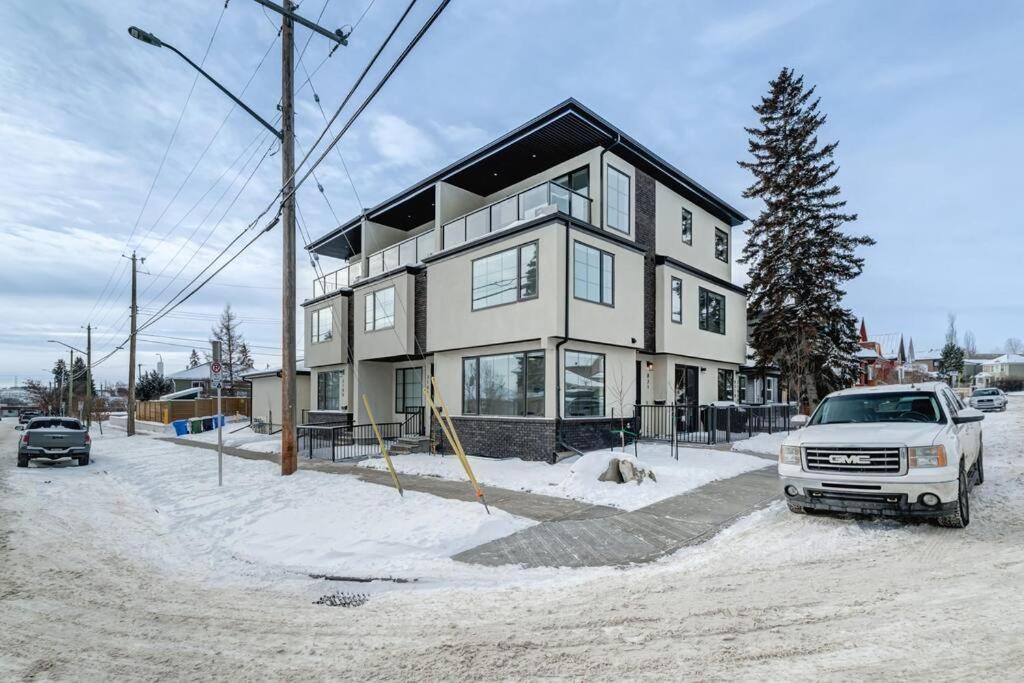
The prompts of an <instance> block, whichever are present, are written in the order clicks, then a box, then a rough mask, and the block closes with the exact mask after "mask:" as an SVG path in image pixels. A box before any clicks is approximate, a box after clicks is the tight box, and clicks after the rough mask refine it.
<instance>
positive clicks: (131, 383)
mask: <svg viewBox="0 0 1024 683" xmlns="http://www.w3.org/2000/svg"><path fill="white" fill-rule="evenodd" d="M131 258H132V305H131V321H132V322H131V336H130V337H129V338H128V419H127V421H126V423H125V430H126V431H127V432H128V436H134V435H135V326H136V320H135V318H136V316H137V314H138V307H137V306H136V305H135V280H136V270H137V260H136V258H135V252H134V251H133V252H132V257H131Z"/></svg>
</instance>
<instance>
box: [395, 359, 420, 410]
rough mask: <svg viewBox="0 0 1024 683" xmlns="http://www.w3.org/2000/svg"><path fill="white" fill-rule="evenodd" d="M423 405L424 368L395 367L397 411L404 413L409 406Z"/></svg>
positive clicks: (417, 406)
mask: <svg viewBox="0 0 1024 683" xmlns="http://www.w3.org/2000/svg"><path fill="white" fill-rule="evenodd" d="M422 405H423V368H396V369H395V412H396V413H397V414H399V415H402V414H404V413H405V412H406V410H408V409H409V408H419V407H421V406H422Z"/></svg>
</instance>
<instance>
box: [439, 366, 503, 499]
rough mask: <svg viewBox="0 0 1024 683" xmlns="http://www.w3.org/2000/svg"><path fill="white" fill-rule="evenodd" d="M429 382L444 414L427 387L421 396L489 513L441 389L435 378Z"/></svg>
mask: <svg viewBox="0 0 1024 683" xmlns="http://www.w3.org/2000/svg"><path fill="white" fill-rule="evenodd" d="M430 383H431V386H432V387H433V388H434V394H435V395H436V396H437V400H438V402H439V403H440V404H441V410H443V411H444V415H443V416H442V414H441V412H440V411H438V409H437V405H435V404H434V401H433V399H432V398H431V396H430V391H429V390H428V389H424V390H423V396H424V398H425V399H426V401H427V405H429V406H430V410H431V412H432V413H433V414H434V417H435V418H436V419H437V422H438V424H439V425H441V431H442V432H444V435H445V438H447V439H448V443H449V444H451V446H452V450H453V451H455V456H456V457H457V458H458V459H459V462H460V463H461V464H462V469H463V470H465V471H466V477H467V478H468V479H469V483H470V484H472V485H473V491H474V493H476V497H477V498H479V499H480V502H481V503H483V506H484V509H485V510H487V514H491V508H490V507H489V506H488V505H487V499H486V498H484V492H483V489H482V488H480V483H479V482H478V481H477V480H476V475H475V474H473V468H472V467H470V465H469V459H468V458H467V457H466V451H465V450H463V448H462V442H461V441H460V440H459V435H458V432H456V431H455V424H454V423H453V422H452V418H451V414H450V413H449V412H448V406H446V405H445V402H444V397H443V396H442V395H441V391H440V389H438V387H437V380H436V379H434V378H433V377H431V378H430Z"/></svg>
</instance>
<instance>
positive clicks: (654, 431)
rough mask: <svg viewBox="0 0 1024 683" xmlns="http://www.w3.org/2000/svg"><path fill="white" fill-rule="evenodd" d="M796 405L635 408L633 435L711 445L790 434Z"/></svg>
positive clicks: (649, 439) (669, 405)
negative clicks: (785, 432) (775, 433)
mask: <svg viewBox="0 0 1024 683" xmlns="http://www.w3.org/2000/svg"><path fill="white" fill-rule="evenodd" d="M795 414H796V405H795V404H771V405H760V406H751V405H727V404H720V405H696V404H682V403H677V404H672V403H666V404H654V405H637V406H635V407H634V413H633V415H634V417H633V420H634V431H635V432H636V433H637V434H638V435H639V438H640V439H641V440H645V441H665V442H671V443H696V444H708V445H714V444H718V443H729V442H731V441H737V440H740V439H749V438H750V437H752V436H754V435H755V434H762V433H768V434H771V433H774V432H782V431H787V432H788V431H789V430H790V428H791V427H790V419H791V418H792V417H793V415H795Z"/></svg>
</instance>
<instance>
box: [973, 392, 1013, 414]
mask: <svg viewBox="0 0 1024 683" xmlns="http://www.w3.org/2000/svg"><path fill="white" fill-rule="evenodd" d="M1006 401H1007V398H1006V394H1004V393H1003V390H1002V389H996V388H994V387H992V388H989V389H975V390H974V393H973V394H971V398H970V399H968V403H970V404H971V407H972V408H977V409H978V410H1006Z"/></svg>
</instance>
